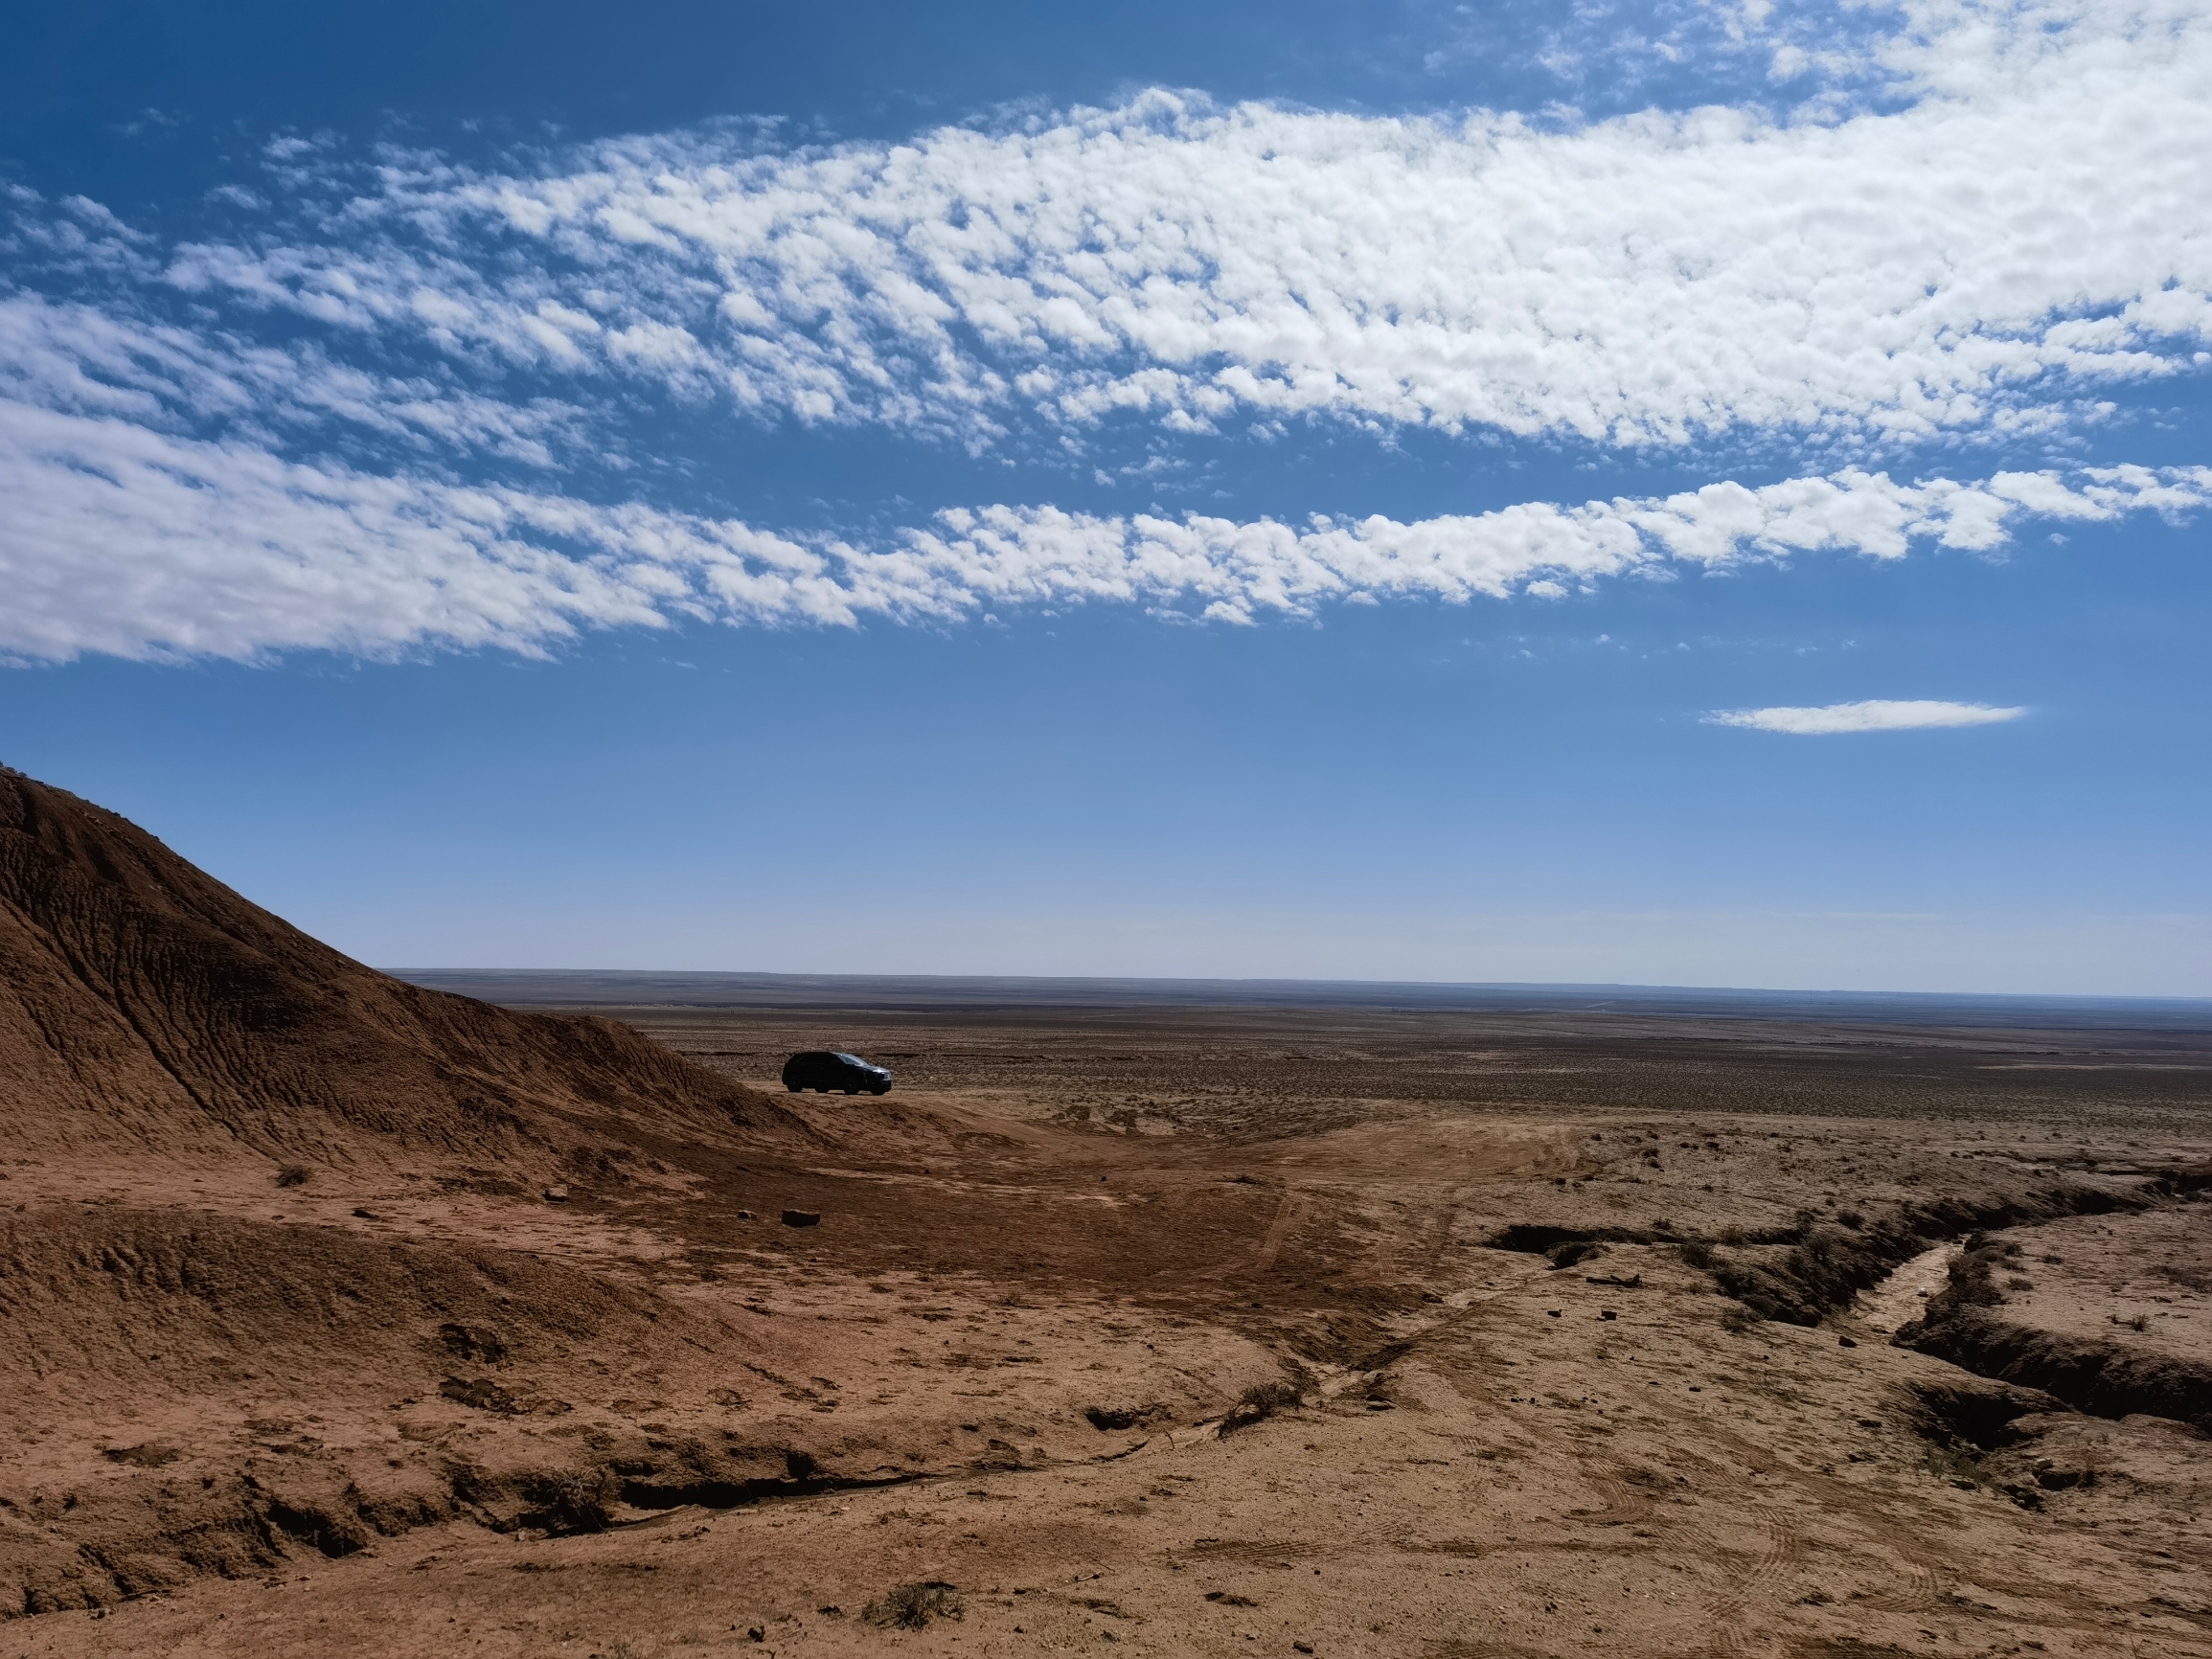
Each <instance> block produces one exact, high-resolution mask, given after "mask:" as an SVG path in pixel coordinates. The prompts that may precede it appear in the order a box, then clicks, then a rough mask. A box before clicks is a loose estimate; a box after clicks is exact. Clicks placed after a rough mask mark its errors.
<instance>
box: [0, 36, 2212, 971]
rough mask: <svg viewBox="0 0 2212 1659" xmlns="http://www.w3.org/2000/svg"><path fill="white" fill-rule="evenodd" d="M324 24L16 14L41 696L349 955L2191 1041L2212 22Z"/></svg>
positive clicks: (5, 222)
mask: <svg viewBox="0 0 2212 1659" xmlns="http://www.w3.org/2000/svg"><path fill="white" fill-rule="evenodd" d="M302 10H303V9H299V8H285V9H279V8H275V7H260V6H244V5H235V6H229V7H222V8H207V7H190V6H184V7H179V6H158V7H157V6H153V5H150V4H141V5H130V4H121V5H111V6H105V7H86V6H76V7H69V8H61V7H22V6H18V7H15V8H12V9H11V33H12V34H14V35H15V36H16V38H17V39H18V40H20V41H24V42H28V43H29V45H28V49H26V50H20V51H11V53H10V54H8V55H6V57H5V58H4V60H0V495H4V498H5V499H6V500H7V502H8V503H9V507H8V511H6V513H5V514H4V515H0V570H5V572H6V579H7V583H8V591H9V596H10V597H9V601H8V603H7V605H6V606H5V607H4V609H0V653H5V655H6V658H7V661H8V664H9V666H8V667H7V668H6V669H5V670H0V720H4V721H5V730H6V735H7V742H6V749H5V755H4V758H5V759H6V760H8V761H10V762H11V763H12V764H15V765H17V766H20V767H22V768H23V769H25V770H28V771H30V772H32V773H34V774H35V775H37V776H41V777H45V778H47V779H49V780H51V781H53V782H56V783H58V784H63V785H65V786H67V787H70V788H74V789H77V790H79V791H80V792H82V793H84V794H87V795H89V796H92V797H93V798H95V799H98V800H101V801H103V802H105V803H107V804H109V805H112V806H114V807H117V808H119V809H120V810H123V811H125V812H126V813H128V814H130V815H131V816H133V817H135V818H136V819H138V820H139V821H140V822H142V823H144V824H146V825H148V827H149V828H151V829H152V830H155V831H156V832H157V833H159V834H161V835H163V836H164V837H165V838H166V839H168V840H169V841H170V843H171V845H172V846H174V847H176V848H177V849H178V850H179V851H180V852H184V853H186V854H187V855H189V856H191V857H193V858H194V859H195V860H197V861H198V862H200V863H202V864H204V865H205V866H207V867H208V868H210V869H211V870H213V871H215V872H216V873H217V875H221V876H222V877H224V878H225V879H227V880H229V881H231V882H233V883H234V884H236V885H238V886H239V888H241V889H242V890H243V891H245V892H246V893H247V894H249V895H250V896H251V897H253V898H256V899H258V900H260V901H261V902H262V903H264V904H266V905H268V906H269V907H271V908H272V909H275V910H277V911H279V912H280V913H282V914H285V915H286V916H288V917H291V918H292V919H294V920H298V921H299V922H301V923H302V924H303V925H305V926H307V927H308V928H310V929H311V930H313V931H315V932H317V933H319V934H321V935H323V936H324V937H327V938H329V939H331V941H332V942H333V943H337V944H339V945H340V946H342V947H344V948H346V949H348V950H351V951H353V952H354V953H355V954H357V955H360V956H362V957H363V958H365V959H367V960H369V961H372V962H375V963H377V964H380V965H385V966H603V967H619V966H631V967H661V968H668V967H716V968H730V969H762V970H776V969H788V970H794V971H840V970H842V971H856V972H865V971H871V970H880V971H922V972H927V971H945V972H1047V973H1083V972H1097V973H1115V974H1125V973H1164V974H1224V975H1265V976H1278V975H1301V976H1306V975H1310V976H1318V977H1357V978H1422V979H1451V980H1555V981H1577V982H1594V981H1635V982H1644V983H1677V984H1727V985H1744V986H1776V987H1810V988H1824V987H1833V988H1852V989H1936V990H1946V989H1949V990H1996V991H2003V990H2018V991H2048V992H2109V993H2116V994H2127V993H2141V994H2182V995H2207V994H2212V920H2208V919H2212V893H2208V886H2212V882H2208V880H2207V876H2206V875H2205V865H2206V860H2205V858H2204V857H2203V853H2202V843H2203V839H2204V837H2203V832H2202V829H2201V826H2202V825H2203V824H2204V822H2205V821H2206V817H2207V813H2206V808H2207V806H2208V805H2212V801H2208V797H2212V788H2208V786H2207V784H2206V782H2205V777H2206V771H2207V768H2206V767H2205V764H2204V761H2205V748H2206V745H2205V743H2204V739H2203V731H2204V722H2205V716H2206V713H2207V683H2206V682H2207V674H2206V670H2205V666H2204V665H2205V658H2206V653H2205V651H2204V649H2203V647H2202V644H2201V642H2202V640H2203V639H2204V637H2205V634H2206V626H2205V625H2206V623H2207V621H2208V620H2212V580H2208V578H2207V575H2206V561H2205V558H2204V553H2205V551H2206V531H2205V525H2206V523H2207V514H2206V512H2205V511H2204V510H2205V508H2206V507H2207V506H2212V466H2208V464H2212V453H2207V450H2206V446H2205V445H2204V443H2202V441H2201V433H2202V431H2203V426H2204V414H2205V409H2206V402H2207V378H2208V375H2207V369H2208V367H2212V188H2208V187H2212V178H2208V175H2207V171H2206V168H2205V164H2204V162H2203V159H2202V158H2203V156H2204V155H2205V154H2207V153H2212V6H2203V5H2199V4H2193V3H2185V0H2148V3H2145V4H2136V5H2127V4H2117V3H2112V4H2107V3H2103V0H2072V3H2066V0H2051V3H2049V4H2013V5H2001V4H1978V3H1969V0H1926V3H1924V4H1913V5H1908V6H1904V7H1897V8H1881V7H1873V6H1861V5H1847V6H1838V5H1815V6H1795V7H1793V6H1790V5H1786V4H1782V3H1781V0H1775V3H1773V4H1765V3H1760V0H1753V3H1750V4H1745V3H1740V0H1738V3H1731V4H1726V5H1719V4H1715V5H1704V4H1693V3H1690V0H1678V3H1676V4H1667V5H1633V6H1631V5H1618V6H1607V5H1589V6H1585V7H1582V8H1579V9H1576V10H1575V11H1572V12H1571V13H1569V12H1566V11H1562V9H1560V8H1556V7H1538V6H1533V5H1532V6H1518V5H1516V6H1493V7H1484V6H1428V5H1419V4H1411V3H1408V4H1402V5H1379V6H1371V7H1344V6H1330V7H1320V6H1312V7H1298V6H1290V7H1283V6H1275V7H1268V8H1259V7H1243V8H1240V7H1228V6H1223V7H1217V8H1210V9H1193V8H1189V7H1181V8H1169V7H1166V6H1144V5H1131V6H1117V7H1094V8H1082V9H1079V8H1043V7H1013V6H970V7H943V8H915V7H911V6H842V7H840V6H824V7H817V8H810V9H806V10H805V15H804V16H803V17H800V16H797V15H794V14H793V9H788V8H767V7H748V6H717V7H709V6H705V5H696V4H693V5H652V4H646V5H638V6H632V7H627V8H623V9H621V10H620V12H619V14H617V13H614V12H610V11H607V10H606V9H604V8H583V7H570V8H559V7H551V8H548V7H542V6H540V7H533V8H519V7H515V8H507V7H500V6H489V5H488V6H481V7H473V8H467V9H454V8H429V7H408V6H404V5H402V6H399V7H394V8H386V9H384V10H382V11H378V12H376V13H375V14H373V15H372V14H368V13H362V14H359V15H358V16H357V17H356V16H354V15H353V14H344V15H338V14H331V15H327V16H319V17H313V16H308V17H304V16H302V15H300V14H299V13H300V12H301V11H302ZM308 10H313V9H308ZM1195 11H1196V12H1197V14H1194V12H1195Z"/></svg>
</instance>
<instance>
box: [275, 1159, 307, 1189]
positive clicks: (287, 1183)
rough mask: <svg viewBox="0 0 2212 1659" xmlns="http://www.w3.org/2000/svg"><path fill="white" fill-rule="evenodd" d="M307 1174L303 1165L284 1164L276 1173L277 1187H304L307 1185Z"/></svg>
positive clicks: (305, 1166)
mask: <svg viewBox="0 0 2212 1659" xmlns="http://www.w3.org/2000/svg"><path fill="white" fill-rule="evenodd" d="M308 1172H309V1171H308V1167H307V1165H305V1164H286V1165H285V1167H284V1168H283V1169H281V1170H278V1171H277V1185H278V1186H280V1187H305V1186H306V1185H307V1184H308Z"/></svg>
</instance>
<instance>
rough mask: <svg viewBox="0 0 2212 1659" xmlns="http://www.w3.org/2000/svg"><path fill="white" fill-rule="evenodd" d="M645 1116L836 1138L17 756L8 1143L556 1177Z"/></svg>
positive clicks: (1, 927) (3, 1082)
mask: <svg viewBox="0 0 2212 1659" xmlns="http://www.w3.org/2000/svg"><path fill="white" fill-rule="evenodd" d="M641 1131H642V1132H643V1133H645V1134H647V1135H648V1136H650V1137H654V1138H662V1137H674V1138H677V1139H681V1140H686V1141H693V1142H696V1141H700V1140H705V1141H708V1142H719V1143H722V1144H725V1145H728V1144H733V1143H734V1144H739V1145H744V1144H751V1145H759V1144H761V1143H763V1142H768V1143H782V1144H786V1145H795V1144H799V1143H804V1142H807V1141H811V1140H813V1139H815V1138H816V1137H815V1131H814V1130H812V1129H811V1128H810V1126H809V1125H807V1124H806V1123H805V1122H804V1121H803V1120H802V1119H800V1118H799V1117H797V1116H796V1115H795V1114H793V1113H791V1112H790V1111H788V1110H787V1109H786V1107H785V1106H784V1105H783V1104H782V1103H781V1102H778V1101H776V1100H774V1099H772V1098H770V1097H768V1096H765V1095H763V1094H761V1093H759V1092H757V1091H755V1090H751V1089H747V1088H745V1087H743V1086H741V1085H740V1084H738V1083H735V1082H732V1081H730V1080H729V1079H725V1078H722V1077H719V1076H718V1075H717V1074H715V1073H713V1072H711V1071H708V1070H707V1069H705V1068H704V1067H701V1066H699V1065H696V1064H695V1063H693V1062H691V1061H689V1060H686V1059H684V1058H683V1057H680V1056H678V1055H675V1054H673V1053H672V1052H670V1051H669V1050H668V1049H666V1048H663V1047H661V1046H660V1045H659V1044H657V1043H653V1042H650V1041H649V1040H648V1039H646V1038H645V1037H643V1036H640V1035H638V1034H636V1033H634V1032H632V1031H630V1030H629V1029H628V1028H627V1027H625V1026H621V1025H617V1024H614V1023H612V1022H610V1021H607V1020H604V1019H596V1018H590V1017H582V1016H563V1015H550V1014H531V1013H517V1012H511V1011H507V1010H505V1009H499V1008H494V1007H492V1006H490V1004H487V1003H481V1002H476V1001H474V1000H472V999H470V998H467V997H461V996H452V995H448V994H445V993H444V992H440V991H434V990H425V989H420V988H418V987H416V986H411V985H407V984H404V983H402V982H400V981H399V980H396V979H392V978H390V977H388V976H387V975H384V974H381V973H377V972H376V971H375V970H373V969H371V968H368V967H365V966H362V965H361V964H359V963H357V962H354V961H353V960H352V959H351V958H349V957H347V956H344V955H342V954H340V953H339V952H337V951H335V950H332V949H331V947H330V946H329V945H326V944H323V943H320V942H318V941H316V940H313V939H310V938H308V936H307V935H306V934H304V933H302V932H301V931H300V930H299V929H298V928H295V927H292V926H290V925H289V924H288V923H286V922H285V921H284V920H281V919H279V918H277V917H275V916H272V915H270V914H269V913H268V912H267V911H265V910H262V909H261V908H259V907H258V906H256V905H254V904H251V903H249V902H247V901H246V900H245V899H244V898H240V897H239V895H238V894H236V893H234V892H233V891H231V889H229V888H227V887H225V886H223V885H222V883H220V882H218V881H217V880H215V879H214V878H212V877H211V876H209V875H206V874H205V873H204V872H202V871H200V870H197V869H195V868H194V867H193V866H192V865H191V864H189V863H187V862H186V861H185V860H184V859H182V858H180V857H178V856H177V855H176V854H175V853H173V852H171V851H170V850H169V849H168V848H167V847H164V846H163V845H162V844H161V843H160V842H159V841H157V840H155V839H154V838H153V837H152V836H151V835H148V833H146V831H145V830H141V829H139V828H138V827H137V826H136V825H134V824H131V823H129V822H128V821H126V820H125V819H124V818H121V817H119V816H117V815H116V814H115V813H113V812H109V811H106V810H103V808H101V807H96V806H93V805H92V804H91V803H89V802H86V801H82V800H80V799H79V798H77V797H76V796H74V795H70V794H67V793H65V792H64V791H62V790H59V789H56V788H52V787H50V786H48V785H46V784H40V783H37V782H36V781H34V780H33V779H31V778H27V777H25V776H23V775H22V774H21V773H18V772H14V771H11V770H6V769H0V1143H5V1144H7V1145H9V1146H11V1148H16V1149H18V1150H21V1151H41V1152H49V1153H68V1154H80V1155H81V1154H93V1155H95V1156H99V1155H121V1156H124V1157H126V1158H127V1157H132V1156H136V1155H144V1154H147V1153H152V1154H155V1155H163V1154H205V1153H226V1154H234V1155H235V1153H236V1152H238V1151H239V1150H241V1149H242V1150H249V1151H252V1152H258V1153H261V1154H263V1155H265V1156H268V1157H270V1158H274V1159H278V1160H280V1161H289V1160H297V1161H300V1162H302V1163H331V1164H346V1163H352V1162H355V1161H360V1160H370V1161H377V1160H382V1159H386V1158H390V1157H394V1156H399V1157H406V1158H410V1159H413V1158H422V1157H424V1156H427V1157H430V1158H433V1159H445V1158H461V1159H478V1160H498V1161H501V1162H519V1164H520V1165H521V1166H523V1168H520V1169H517V1170H515V1171H514V1172H515V1173H517V1174H526V1175H530V1176H533V1177H535V1176H536V1174H537V1173H539V1172H541V1171H539V1170H535V1169H532V1168H530V1167H532V1166H538V1165H542V1166H544V1170H543V1171H542V1172H544V1173H550V1172H551V1170H552V1169H553V1168H554V1167H555V1166H556V1164H557V1163H558V1162H559V1160H563V1159H566V1160H569V1161H570V1162H573V1161H574V1160H575V1159H576V1158H577V1157H578V1156H579V1155H580V1154H581V1155H583V1156H589V1155H590V1152H591V1148H592V1144H593V1143H602V1144H604V1142H606V1141H608V1140H611V1141H613V1142H614V1143H616V1144H620V1143H621V1142H623V1141H626V1140H628V1139H630V1138H631V1137H633V1136H634V1135H636V1134H638V1133H639V1132H641Z"/></svg>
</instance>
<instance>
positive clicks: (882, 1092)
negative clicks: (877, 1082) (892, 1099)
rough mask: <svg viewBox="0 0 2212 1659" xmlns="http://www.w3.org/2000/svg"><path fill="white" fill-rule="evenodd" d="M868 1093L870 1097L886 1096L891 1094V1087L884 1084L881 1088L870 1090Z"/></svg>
mask: <svg viewBox="0 0 2212 1659" xmlns="http://www.w3.org/2000/svg"><path fill="white" fill-rule="evenodd" d="M868 1092H869V1093H870V1094H872V1095H887V1094H889V1093H890V1092H891V1085H890V1084H889V1083H885V1084H884V1085H883V1086H882V1087H881V1088H879V1089H870V1090H869V1091H868Z"/></svg>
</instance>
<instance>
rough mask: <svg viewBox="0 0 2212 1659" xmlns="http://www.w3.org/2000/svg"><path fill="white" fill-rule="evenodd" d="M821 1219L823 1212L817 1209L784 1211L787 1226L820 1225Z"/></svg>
mask: <svg viewBox="0 0 2212 1659" xmlns="http://www.w3.org/2000/svg"><path fill="white" fill-rule="evenodd" d="M821 1220H822V1216H821V1213H820V1212H819V1211H816V1210H786V1211H785V1212H784V1225H785V1226H787V1227H814V1226H818V1225H820V1223H821Z"/></svg>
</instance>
